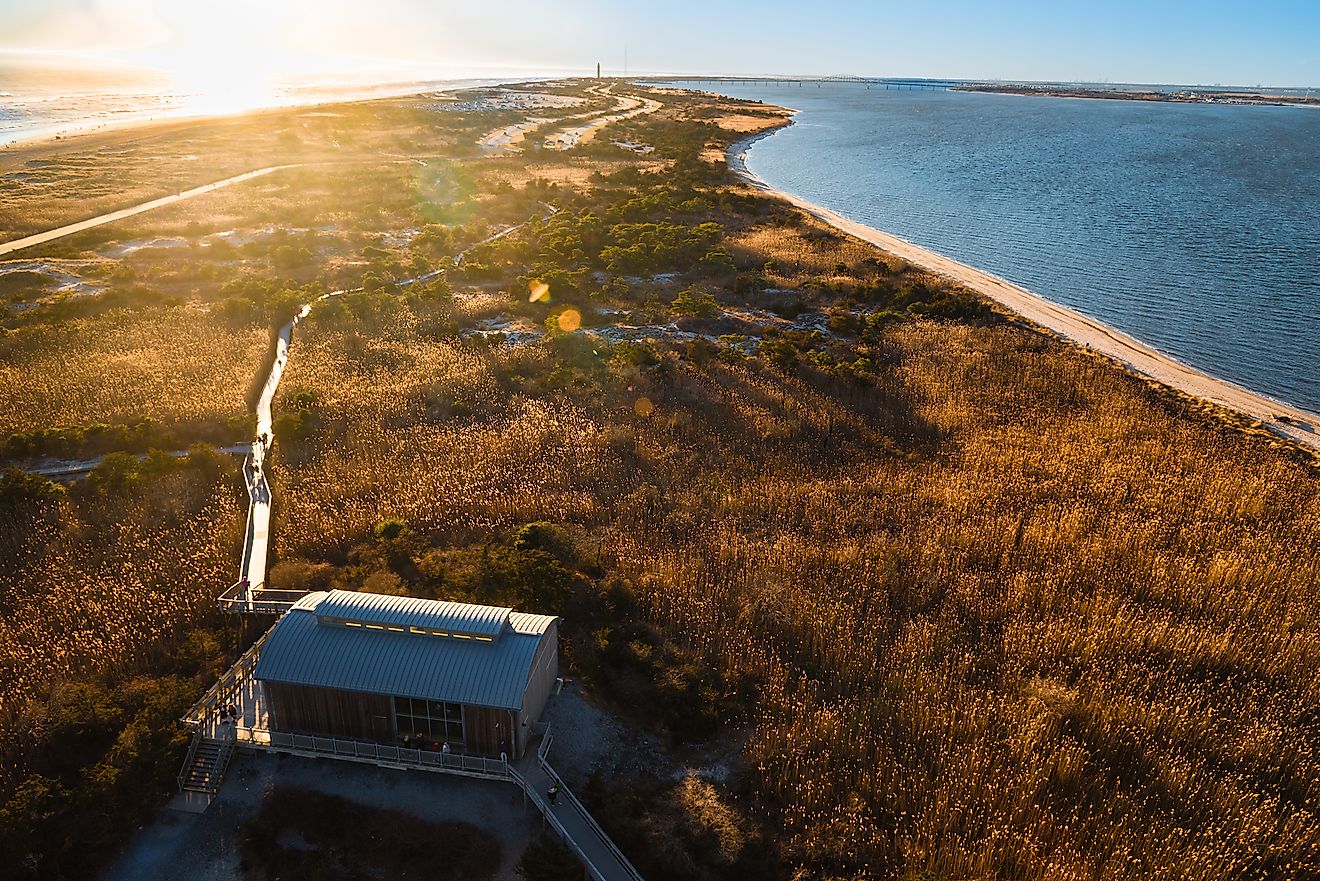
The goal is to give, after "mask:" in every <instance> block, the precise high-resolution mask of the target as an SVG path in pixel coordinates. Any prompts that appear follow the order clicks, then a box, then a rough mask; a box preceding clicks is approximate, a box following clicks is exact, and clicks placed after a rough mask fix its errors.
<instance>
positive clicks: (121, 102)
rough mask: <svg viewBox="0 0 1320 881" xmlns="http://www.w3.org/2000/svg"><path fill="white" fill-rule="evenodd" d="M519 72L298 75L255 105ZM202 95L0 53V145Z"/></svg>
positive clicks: (180, 104)
mask: <svg viewBox="0 0 1320 881" xmlns="http://www.w3.org/2000/svg"><path fill="white" fill-rule="evenodd" d="M518 79H524V80H525V79H526V77H525V76H524V77H514V76H506V77H493V78H492V77H482V78H470V79H444V80H436V79H425V80H412V81H407V82H374V81H370V80H367V81H349V80H342V79H339V80H336V79H334V78H330V77H322V78H305V79H303V80H300V81H296V82H294V81H290V82H285V83H282V84H279V85H277V86H276V87H274V88H272V91H271V94H270V96H269V98H268V99H267V100H266V101H264V102H262V105H261V106H269V107H284V106H299V105H305V104H316V103H320V102H324V101H350V100H361V99H367V98H386V97H391V96H399V95H410V94H415V93H419V92H431V91H452V90H455V89H461V88H471V87H474V86H489V85H496V84H499V83H504V82H510V81H515V80H518ZM208 103H209V102H208V100H207V96H205V95H197V94H190V93H188V92H181V91H178V90H176V89H174V88H172V87H171V86H170V85H169V83H167V82H165V80H164V77H163V76H161V75H159V74H152V73H149V72H144V71H136V70H127V69H122V70H121V69H108V68H82V69H71V68H68V67H49V66H46V67H43V66H33V65H31V64H20V63H17V62H15V61H14V59H13V58H12V57H9V56H6V55H5V54H4V53H3V52H0V146H2V145H4V144H6V143H9V142H13V141H18V140H22V139H25V138H32V137H48V136H50V135H54V134H60V133H64V132H70V131H79V130H85V129H96V128H98V127H101V126H105V125H122V124H124V123H138V122H147V121H154V120H159V119H168V118H174V117H182V116H205V115H208V113H211V112H215V111H214V109H209V110H208Z"/></svg>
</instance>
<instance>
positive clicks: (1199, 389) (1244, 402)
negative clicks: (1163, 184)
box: [727, 119, 1320, 451]
mask: <svg viewBox="0 0 1320 881" xmlns="http://www.w3.org/2000/svg"><path fill="white" fill-rule="evenodd" d="M792 124H793V121H792V120H791V119H790V120H787V121H786V122H785V123H784V125H782V126H776V127H775V128H772V129H768V130H766V131H762V132H758V133H757V134H755V135H753V136H751V137H748V138H744V139H743V140H741V141H738V142H736V143H734V144H732V145H731V146H730V147H729V149H728V152H727V160H728V163H729V166H730V168H731V169H732V170H733V172H734V174H736V175H737V176H738V177H739V178H741V179H742V180H744V181H745V182H747V183H748V184H750V185H751V186H753V187H755V188H757V189H759V190H762V191H764V192H767V193H772V194H774V195H776V196H779V197H780V198H782V199H784V200H786V201H788V202H790V203H791V204H793V205H796V206H797V207H798V208H801V209H802V210H804V211H806V212H807V213H809V214H811V215H813V216H815V217H816V218H818V219H820V220H822V221H824V222H825V223H827V224H829V225H830V226H832V227H834V228H835V229H837V230H839V231H841V232H843V233H846V234H848V235H851V236H853V237H855V238H858V239H861V240H862V241H864V242H867V243H869V244H872V245H875V246H876V247H878V248H880V249H881V250H883V251H886V252H888V253H890V254H893V255H895V256H897V257H900V258H902V259H904V260H906V261H908V262H909V263H911V264H913V265H915V266H919V267H921V268H923V269H926V270H928V271H930V272H934V273H935V274H937V275H940V276H943V277H944V278H947V279H949V280H951V281H953V282H955V283H957V284H960V285H963V286H964V287H967V288H969V289H970V290H973V291H975V292H976V293H978V294H980V295H982V296H984V297H986V298H988V299H990V300H993V301H995V302H996V303H999V304H1000V305H1001V306H1004V307H1006V308H1008V309H1010V310H1011V311H1013V312H1015V313H1017V314H1018V315H1020V316H1022V317H1023V318H1025V319H1027V320H1028V321H1030V322H1032V323H1033V324H1035V325H1038V326H1039V327H1042V328H1045V329H1046V330H1049V331H1051V332H1052V333H1054V334H1056V335H1058V336H1060V337H1062V338H1064V339H1067V340H1069V341H1071V342H1072V343H1074V344H1076V345H1079V346H1082V347H1084V348H1086V349H1088V350H1090V351H1094V352H1098V353H1100V354H1102V355H1105V356H1107V357H1109V358H1112V359H1114V360H1116V361H1118V362H1119V363H1121V364H1122V365H1123V366H1124V367H1126V368H1127V369H1128V370H1130V371H1131V372H1133V373H1135V374H1137V375H1139V376H1142V377H1145V378H1147V379H1150V380H1153V381H1155V382H1158V383H1160V384H1162V385H1165V386H1168V387H1169V388H1172V389H1174V390H1176V391H1179V392H1182V393H1183V394H1187V395H1190V396H1192V397H1194V398H1198V399H1200V400H1202V401H1206V402H1209V403H1211V404H1215V405H1217V406H1220V407H1225V408H1227V409H1230V410H1234V411H1236V412H1238V413H1241V414H1243V415H1245V416H1247V417H1250V418H1251V419H1255V420H1259V421H1260V423H1261V424H1262V425H1263V426H1265V427H1267V428H1268V429H1269V430H1270V431H1271V432H1273V433H1274V434H1275V435H1277V436H1279V437H1280V438H1285V439H1287V440H1291V441H1294V442H1296V443H1299V444H1301V445H1303V446H1305V447H1309V448H1311V449H1312V450H1318V451H1320V415H1317V414H1315V413H1310V412H1307V411H1306V410H1302V409H1301V408H1299V407H1296V406H1293V405H1292V404H1288V403H1286V402H1284V401H1279V400H1276V399H1274V398H1271V397H1269V396H1268V395H1264V394H1261V393H1260V392H1255V391H1252V390H1251V389H1248V388H1244V387H1243V386H1240V385H1237V384H1236V383H1233V382H1230V381H1229V380H1226V379H1221V378H1220V377H1216V376H1212V375H1210V374H1208V373H1205V372H1204V371H1201V370H1198V369H1196V368H1194V367H1192V366H1190V365H1188V364H1185V363H1183V362H1182V361H1179V360H1178V359H1176V358H1174V357H1172V356H1170V355H1166V354H1164V353H1162V352H1159V351H1157V350H1155V349H1153V348H1151V347H1150V346H1148V345H1146V344H1145V343H1143V342H1141V341H1140V340H1138V339H1136V338H1135V337H1132V336H1129V335H1128V334H1126V333H1123V332H1122V331H1120V330H1117V329H1115V328H1112V327H1110V326H1109V325H1107V324H1105V323H1103V322H1101V321H1098V320H1096V319H1094V318H1091V317H1089V316H1087V315H1084V314H1082V313H1081V312H1078V311H1076V310H1074V309H1070V308H1068V307H1066V306H1062V305H1060V304H1058V303H1055V302H1053V301H1052V300H1047V299H1045V298H1044V297H1042V296H1040V295H1039V294H1035V293H1032V292H1031V291H1029V290H1027V289H1026V288H1023V287H1020V286H1019V285H1015V284H1013V283H1012V282H1010V281H1007V280H1005V279H1003V278H1000V277H999V276H997V275H993V274H991V273H989V272H986V271H985V270H982V269H977V268H976V267H974V266H969V265H967V264H966V263H961V262H959V261H957V260H954V259H953V258H951V257H947V256H945V255H943V254H940V253H938V252H936V251H932V250H930V249H928V248H923V247H921V246H920V245H916V244H913V243H912V242H909V241H907V240H906V239H902V238H899V237H898V236H896V235H893V234H891V233H887V232H884V231H883V230H879V229H876V228H875V227H872V226H868V225H866V224H864V223H859V222H858V221H855V220H850V219H849V218H846V217H844V216H843V215H841V214H839V213H838V212H836V211H832V210H830V209H829V208H824V207H822V206H820V205H816V204H814V203H811V202H808V201H806V200H805V199H801V198H799V197H797V196H794V195H793V194H791V193H786V192H784V191H783V190H779V189H776V188H774V187H772V186H770V185H769V184H768V183H766V182H765V181H763V180H761V179H760V178H759V177H757V176H756V175H755V174H753V173H752V172H751V170H750V169H748V167H747V151H748V150H749V149H750V148H751V146H752V145H753V144H755V143H756V142H757V141H759V140H761V139H762V138H767V137H769V136H770V135H773V134H776V133H777V132H779V131H782V130H783V129H784V128H786V127H787V126H789V125H792ZM1280 417H1283V418H1280Z"/></svg>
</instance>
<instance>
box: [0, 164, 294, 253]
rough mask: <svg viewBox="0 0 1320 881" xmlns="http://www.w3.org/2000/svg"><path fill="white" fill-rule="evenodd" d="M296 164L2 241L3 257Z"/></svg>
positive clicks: (204, 185)
mask: <svg viewBox="0 0 1320 881" xmlns="http://www.w3.org/2000/svg"><path fill="white" fill-rule="evenodd" d="M295 167H296V166H293V165H271V166H269V167H267V168H258V169H256V170H255V171H245V172H243V173H242V174H236V175H234V176H233V177H227V178H225V179H224V180H218V181H216V182H215V183H210V184H203V185H202V186H200V187H193V188H192V189H191V190H184V191H183V192H181V193H175V194H174V195H172V196H164V197H162V198H160V199H153V200H151V201H150V202H143V203H141V204H140V205H134V206H132V207H130V208H122V209H120V210H119V211H112V212H110V213H109V214H102V215H100V216H99V217H92V218H88V219H87V220H80V221H78V222H77V223H70V224H69V225H67V226H61V227H58V228H56V229H48V230H46V231H45V232H39V233H36V234H34V235H30V236H27V237H26V238H22V239H15V240H14V241H12V242H4V243H2V244H0V257H3V256H4V255H5V254H12V253H13V252H14V251H18V250H21V249H23V248H30V247H32V246H33V245H40V244H43V243H45V242H50V241H54V240H55V239H62V238H64V237H65V236H71V235H73V234H74V233H79V232H82V231H84V230H88V229H92V228H94V227H98V226H101V225H102V224H106V223H113V222H114V221H116V220H123V219H124V218H125V217H132V216H134V215H135V214H143V213H145V212H147V211H154V210H156V209H157V208H164V207H165V206H166V205H173V204H174V203H175V202H182V201H183V200H184V199H191V198H192V197H193V196H201V195H204V194H206V193H213V192H215V191H216V190H220V189H224V188H225V187H230V186H233V185H234V184H241V183H243V182H244V181H249V180H252V179H253V178H258V177H262V176H264V175H267V174H270V173H271V172H274V171H280V170H281V169H285V168H295Z"/></svg>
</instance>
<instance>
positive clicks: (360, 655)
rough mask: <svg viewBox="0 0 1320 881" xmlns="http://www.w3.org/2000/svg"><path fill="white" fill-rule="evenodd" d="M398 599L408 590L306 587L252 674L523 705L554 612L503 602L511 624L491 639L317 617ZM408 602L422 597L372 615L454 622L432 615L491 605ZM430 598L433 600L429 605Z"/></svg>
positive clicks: (451, 615) (481, 616)
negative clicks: (310, 590) (394, 593)
mask: <svg viewBox="0 0 1320 881" xmlns="http://www.w3.org/2000/svg"><path fill="white" fill-rule="evenodd" d="M399 599H408V598H401V597H385V596H382V595H379V594H363V593H355V592H353V591H331V592H330V593H329V594H321V595H319V596H318V595H317V594H309V595H308V596H307V597H304V598H303V600H302V601H300V602H299V603H298V604H296V605H295V606H294V607H293V608H292V609H290V610H289V612H288V613H287V614H285V615H284V617H282V618H280V620H279V621H277V622H276V623H275V627H274V629H273V630H272V631H271V634H270V636H269V637H267V639H266V645H265V647H264V648H263V649H262V651H261V657H260V658H259V659H258V661H257V669H256V672H255V676H256V678H257V679H261V680H264V681H267V682H287V683H290V684H294V685H312V686H318V687H321V688H334V689H339V690H342V691H361V692H368V693H370V694H388V695H397V696H399V697H413V698H423V699H426V700H436V701H450V702H451V703H461V704H469V705H472V706H483V707H495V708H498V709H509V710H517V709H521V708H522V702H523V696H524V690H525V688H526V685H527V679H528V676H529V675H530V673H531V667H532V659H533V657H534V656H535V654H536V649H537V647H538V646H539V645H540V643H541V638H542V637H543V636H544V635H545V633H546V631H547V630H548V629H549V627H550V625H551V624H552V623H553V622H554V621H555V620H556V619H555V618H554V617H552V616H547V615H528V614H525V613H521V612H515V613H512V614H509V611H508V610H507V609H505V610H500V611H503V612H504V613H505V614H506V615H507V616H508V622H509V625H510V626H509V628H508V629H507V630H505V632H504V633H503V634H502V635H499V638H497V639H494V640H493V641H489V642H487V641H483V640H473V639H455V638H453V637H441V636H429V635H424V634H413V633H398V632H394V631H388V630H369V629H367V628H365V627H345V626H343V625H342V624H330V623H323V622H322V621H321V619H322V618H323V617H337V618H338V617H342V618H345V619H348V620H363V619H361V618H359V617H355V616H354V615H353V614H349V613H348V612H346V611H345V610H351V609H364V608H366V609H371V608H378V606H377V605H376V604H378V603H379V604H380V605H379V607H381V608H386V609H394V610H395V611H398V612H399V614H402V611H401V609H400V608H399V607H398V606H395V605H394V604H392V603H380V601H381V600H399ZM408 602H409V603H411V604H421V605H409V606H408V607H407V608H409V609H410V610H411V611H410V613H409V614H411V615H414V616H416V617H413V618H391V619H388V620H385V619H380V618H377V619H374V620H373V623H380V624H390V623H396V624H400V625H413V626H425V627H436V628H446V627H447V628H449V629H451V630H457V629H458V628H457V627H454V626H453V625H452V624H448V625H446V624H442V623H431V622H440V621H454V620H463V621H467V620H477V621H481V620H489V619H488V613H489V611H490V610H491V609H492V608H493V607H490V606H466V605H465V604H463V603H444V602H438V601H436V600H416V599H409V600H408ZM330 603H333V605H331V606H329V608H333V609H335V610H336V611H335V612H334V614H332V615H327V613H326V609H327V604H330ZM428 605H429V606H431V607H435V608H430V609H428V608H427V606H428ZM465 609H471V610H474V611H473V612H471V613H467V612H465V611H464V610H465ZM447 616H448V617H447ZM455 616H457V617H455ZM418 622H426V623H420V624H419V623H418ZM464 632H474V631H464Z"/></svg>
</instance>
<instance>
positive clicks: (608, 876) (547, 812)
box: [510, 722, 644, 881]
mask: <svg viewBox="0 0 1320 881" xmlns="http://www.w3.org/2000/svg"><path fill="white" fill-rule="evenodd" d="M532 733H533V734H539V735H541V744H540V746H539V747H538V748H537V750H536V763H537V765H538V766H540V769H541V771H543V772H544V773H545V775H546V776H547V777H548V778H549V779H550V781H551V782H553V783H555V784H556V785H557V786H558V789H559V793H560V794H561V795H563V796H564V797H565V798H566V799H567V803H568V806H571V807H572V808H573V810H574V812H575V813H577V814H578V815H579V816H580V817H581V818H582V819H583V821H584V822H585V823H586V824H587V827H588V829H589V830H590V833H591V835H592V837H593V838H595V839H596V841H597V842H598V843H599V845H600V847H602V848H604V850H606V851H607V852H608V853H609V854H610V855H611V856H612V857H614V860H615V861H616V862H617V863H618V865H619V867H620V868H621V870H622V871H623V872H624V874H625V875H626V876H627V878H628V881H644V879H643V878H642V875H641V873H640V872H638V871H637V869H636V868H635V867H634V866H633V864H632V863H631V862H629V861H628V858H627V857H626V856H624V855H623V851H621V850H619V848H618V847H617V846H616V845H615V843H614V841H613V839H611V838H610V836H609V835H608V834H607V833H606V832H605V830H604V829H602V828H601V827H600V824H599V823H597V822H596V818H595V817H593V816H592V815H591V812H590V811H588V810H587V809H586V807H585V806H584V805H583V804H582V802H580V801H578V799H577V796H575V795H574V794H573V791H572V790H571V789H569V788H568V787H567V786H566V785H564V782H563V780H562V779H561V778H560V776H559V774H558V772H556V771H555V769H554V768H553V767H551V765H550V762H549V760H548V756H549V754H550V744H551V743H552V742H553V741H554V735H553V734H552V733H551V730H550V724H549V723H548V722H534V723H533V724H532ZM510 771H511V774H512V777H513V778H514V780H515V781H516V782H517V784H518V785H519V786H521V787H522V788H523V791H524V792H526V793H527V795H528V797H530V798H531V799H532V801H533V802H534V803H535V804H536V806H537V807H538V808H539V809H540V811H541V814H542V815H543V816H544V817H545V819H546V821H547V822H548V823H549V824H550V825H551V826H552V827H553V828H554V830H555V832H556V833H558V835H559V837H560V839H561V840H563V842H564V843H565V844H567V845H568V847H569V849H570V850H572V851H573V852H574V853H575V854H577V857H578V859H580V860H582V863H583V865H585V866H586V867H587V871H588V872H589V873H590V874H591V877H592V878H595V879H596V881H617V879H618V876H617V874H616V873H612V872H606V871H605V870H604V869H603V868H602V867H601V866H599V865H597V864H596V861H595V860H593V859H592V858H591V854H590V853H588V850H589V843H588V842H585V841H579V840H578V839H577V838H575V837H574V836H573V834H572V833H571V832H569V830H568V829H567V828H565V827H564V824H563V822H562V821H561V820H560V819H559V817H558V815H557V814H556V812H555V810H554V808H552V807H551V806H550V805H549V804H548V803H547V802H546V797H545V793H543V792H541V791H540V788H539V787H533V785H532V784H531V782H530V781H528V779H527V778H526V777H525V776H523V775H522V774H519V773H518V772H517V771H516V770H513V769H510Z"/></svg>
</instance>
